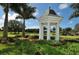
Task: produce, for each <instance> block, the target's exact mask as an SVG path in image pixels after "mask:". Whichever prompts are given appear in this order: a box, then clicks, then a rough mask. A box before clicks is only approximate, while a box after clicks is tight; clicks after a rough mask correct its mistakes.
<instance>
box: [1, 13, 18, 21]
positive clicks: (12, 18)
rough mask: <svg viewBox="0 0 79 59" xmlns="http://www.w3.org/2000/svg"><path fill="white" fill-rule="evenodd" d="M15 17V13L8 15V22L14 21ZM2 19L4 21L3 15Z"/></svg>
mask: <svg viewBox="0 0 79 59" xmlns="http://www.w3.org/2000/svg"><path fill="white" fill-rule="evenodd" d="M16 16H18V14H17V13H13V14H10V13H9V14H8V21H10V20H15V18H16ZM2 19H3V20H4V19H5V14H4V15H3V16H2Z"/></svg>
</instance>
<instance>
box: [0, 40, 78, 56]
mask: <svg viewBox="0 0 79 59" xmlns="http://www.w3.org/2000/svg"><path fill="white" fill-rule="evenodd" d="M37 52H38V53H39V54H42V55H79V43H66V44H65V45H62V44H60V45H59V46H54V42H53V41H44V40H42V41H37V42H30V41H20V40H19V41H17V42H16V43H15V44H14V45H7V47H6V45H4V44H0V54H3V55H35V54H37Z"/></svg>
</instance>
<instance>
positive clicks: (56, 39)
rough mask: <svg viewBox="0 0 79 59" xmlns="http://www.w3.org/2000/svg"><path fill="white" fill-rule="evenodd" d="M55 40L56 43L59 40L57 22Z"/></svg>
mask: <svg viewBox="0 0 79 59" xmlns="http://www.w3.org/2000/svg"><path fill="white" fill-rule="evenodd" d="M55 41H56V42H57V43H58V42H59V23H57V24H56V37H55Z"/></svg>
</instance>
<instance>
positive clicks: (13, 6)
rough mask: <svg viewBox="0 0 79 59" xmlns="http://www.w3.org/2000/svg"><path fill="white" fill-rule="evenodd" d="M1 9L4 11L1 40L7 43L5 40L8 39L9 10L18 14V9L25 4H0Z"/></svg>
mask: <svg viewBox="0 0 79 59" xmlns="http://www.w3.org/2000/svg"><path fill="white" fill-rule="evenodd" d="M0 5H1V6H2V7H3V9H4V12H5V20H4V28H3V39H2V42H7V39H8V12H9V9H11V10H12V11H14V12H16V13H20V9H21V7H22V6H23V5H24V6H25V4H24V3H21V4H20V3H15V4H14V3H12V4H10V3H1V4H0Z"/></svg>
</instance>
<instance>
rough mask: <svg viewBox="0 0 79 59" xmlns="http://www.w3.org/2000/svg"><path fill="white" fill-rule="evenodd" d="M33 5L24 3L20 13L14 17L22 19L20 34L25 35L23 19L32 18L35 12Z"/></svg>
mask: <svg viewBox="0 0 79 59" xmlns="http://www.w3.org/2000/svg"><path fill="white" fill-rule="evenodd" d="M35 9H36V8H35V7H32V6H28V4H25V5H24V6H22V7H21V9H20V13H19V14H20V15H19V16H17V17H16V19H18V18H20V19H23V28H22V36H23V37H25V20H27V19H30V18H34V19H35V17H34V16H33V13H34V12H35Z"/></svg>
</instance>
